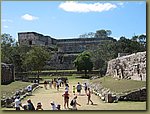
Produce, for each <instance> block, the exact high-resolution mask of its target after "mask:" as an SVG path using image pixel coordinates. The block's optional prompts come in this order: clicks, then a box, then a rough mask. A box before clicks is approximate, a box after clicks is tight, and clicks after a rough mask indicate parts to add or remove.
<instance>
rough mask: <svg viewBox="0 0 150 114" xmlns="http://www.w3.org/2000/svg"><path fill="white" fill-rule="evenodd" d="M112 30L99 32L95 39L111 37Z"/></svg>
mask: <svg viewBox="0 0 150 114" xmlns="http://www.w3.org/2000/svg"><path fill="white" fill-rule="evenodd" d="M111 33H112V32H111V30H104V29H102V30H97V31H96V33H95V38H107V37H108V36H109V35H111Z"/></svg>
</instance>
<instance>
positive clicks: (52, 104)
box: [51, 101, 58, 110]
mask: <svg viewBox="0 0 150 114" xmlns="http://www.w3.org/2000/svg"><path fill="white" fill-rule="evenodd" d="M51 106H52V110H58V109H57V106H56V104H55V103H54V101H51Z"/></svg>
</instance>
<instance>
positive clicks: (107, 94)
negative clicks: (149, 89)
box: [90, 83, 147, 103]
mask: <svg viewBox="0 0 150 114" xmlns="http://www.w3.org/2000/svg"><path fill="white" fill-rule="evenodd" d="M90 86H91V88H92V92H93V93H94V94H95V95H97V96H99V97H100V99H101V100H103V101H104V102H108V103H112V102H114V103H116V102H118V101H146V100H147V94H146V87H143V88H140V89H138V90H134V91H131V92H127V93H115V92H112V91H111V90H110V89H108V88H104V87H103V86H102V85H101V84H100V83H91V84H90Z"/></svg>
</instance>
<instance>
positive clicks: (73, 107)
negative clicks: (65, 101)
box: [70, 96, 81, 110]
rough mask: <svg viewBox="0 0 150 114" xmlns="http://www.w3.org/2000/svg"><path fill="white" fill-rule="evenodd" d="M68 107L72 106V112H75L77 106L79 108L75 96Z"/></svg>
mask: <svg viewBox="0 0 150 114" xmlns="http://www.w3.org/2000/svg"><path fill="white" fill-rule="evenodd" d="M70 105H71V106H72V110H77V105H79V106H81V105H80V104H79V103H77V96H75V97H74V98H73V100H72V101H71V103H70Z"/></svg>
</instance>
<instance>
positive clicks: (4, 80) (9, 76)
mask: <svg viewBox="0 0 150 114" xmlns="http://www.w3.org/2000/svg"><path fill="white" fill-rule="evenodd" d="M14 71H15V70H14V66H13V65H12V64H5V63H1V84H8V83H11V82H13V81H14V78H15V74H14Z"/></svg>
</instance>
